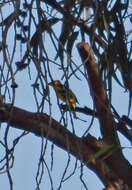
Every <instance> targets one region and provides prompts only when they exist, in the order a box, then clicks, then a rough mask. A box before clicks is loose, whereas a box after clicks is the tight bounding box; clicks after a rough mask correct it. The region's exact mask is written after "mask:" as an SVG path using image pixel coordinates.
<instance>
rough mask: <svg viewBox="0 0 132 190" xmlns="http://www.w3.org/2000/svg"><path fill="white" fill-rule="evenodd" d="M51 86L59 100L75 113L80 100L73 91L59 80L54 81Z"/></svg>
mask: <svg viewBox="0 0 132 190" xmlns="http://www.w3.org/2000/svg"><path fill="white" fill-rule="evenodd" d="M49 85H50V86H52V87H53V88H54V90H55V92H56V94H57V96H58V98H59V99H60V100H62V101H63V102H65V103H66V104H67V105H68V107H69V109H70V110H71V111H75V109H76V104H77V103H78V100H77V97H76V95H75V94H74V93H73V91H72V90H71V89H70V88H68V87H67V86H66V85H64V84H62V83H61V82H60V81H59V80H54V81H52V82H50V83H49Z"/></svg>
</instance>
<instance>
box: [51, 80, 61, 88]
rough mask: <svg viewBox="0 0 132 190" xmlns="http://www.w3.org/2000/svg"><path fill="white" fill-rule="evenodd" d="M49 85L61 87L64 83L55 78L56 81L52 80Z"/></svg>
mask: <svg viewBox="0 0 132 190" xmlns="http://www.w3.org/2000/svg"><path fill="white" fill-rule="evenodd" d="M49 85H50V86H53V87H55V88H60V87H62V84H61V82H60V81H59V80H54V81H52V82H50V83H49Z"/></svg>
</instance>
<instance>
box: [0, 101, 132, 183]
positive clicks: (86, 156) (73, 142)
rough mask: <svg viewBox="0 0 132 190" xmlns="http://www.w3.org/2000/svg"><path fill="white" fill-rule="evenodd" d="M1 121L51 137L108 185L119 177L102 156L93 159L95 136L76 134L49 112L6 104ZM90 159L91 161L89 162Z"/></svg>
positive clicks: (3, 106) (96, 145)
mask: <svg viewBox="0 0 132 190" xmlns="http://www.w3.org/2000/svg"><path fill="white" fill-rule="evenodd" d="M0 121H1V122H6V123H9V124H10V125H11V126H12V127H14V128H18V129H23V130H26V131H29V132H32V133H34V134H35V135H37V136H41V137H45V138H47V139H49V140H50V141H52V142H53V143H55V144H56V145H57V146H59V147H60V148H62V149H64V150H66V151H68V152H70V153H71V154H72V155H74V156H75V157H76V158H77V159H80V160H82V162H84V163H85V164H86V165H87V166H88V167H90V168H91V169H92V170H93V171H94V172H95V173H96V174H97V175H98V176H99V178H100V179H101V180H102V182H103V183H104V185H106V186H108V185H109V184H113V183H114V182H115V181H117V179H118V178H119V177H118V176H117V175H116V172H114V171H112V172H109V167H107V164H106V163H105V161H102V160H101V159H100V158H97V159H96V160H94V161H93V160H91V156H94V154H95V153H96V151H97V150H98V146H99V141H97V140H96V139H95V138H94V137H92V138H88V139H81V138H79V137H77V136H75V135H74V134H72V133H71V132H70V131H68V130H67V129H66V128H64V127H63V126H62V125H61V124H60V123H59V122H57V121H56V120H54V119H53V118H51V117H50V116H48V115H47V114H39V113H31V112H28V111H25V110H23V109H20V108H17V107H12V106H11V105H10V104H5V105H2V107H1V108H0ZM89 160H91V161H90V162H88V161H89ZM128 173H129V172H128ZM131 177H132V176H131ZM131 187H132V186H131Z"/></svg>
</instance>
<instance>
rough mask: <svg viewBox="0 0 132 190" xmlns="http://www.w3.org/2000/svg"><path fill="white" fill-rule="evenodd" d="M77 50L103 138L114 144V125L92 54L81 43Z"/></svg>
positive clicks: (90, 50) (85, 44)
mask: <svg viewBox="0 0 132 190" xmlns="http://www.w3.org/2000/svg"><path fill="white" fill-rule="evenodd" d="M78 50H79V52H80V55H81V58H82V61H83V62H84V64H85V67H86V70H87V73H88V78H89V86H90V91H91V96H92V98H93V101H94V105H95V108H96V110H97V114H98V117H99V122H100V128H101V132H102V135H103V138H104V139H105V141H106V142H108V143H114V144H116V143H117V139H118V137H117V135H116V130H115V129H116V128H115V126H116V125H115V122H114V118H113V115H112V112H111V108H110V103H109V100H108V97H107V94H106V90H105V88H104V85H103V81H102V80H101V77H100V73H99V69H98V65H97V64H96V61H95V57H94V52H93V50H92V48H91V47H90V46H89V45H88V44H87V43H81V44H80V45H79V46H78Z"/></svg>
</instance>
